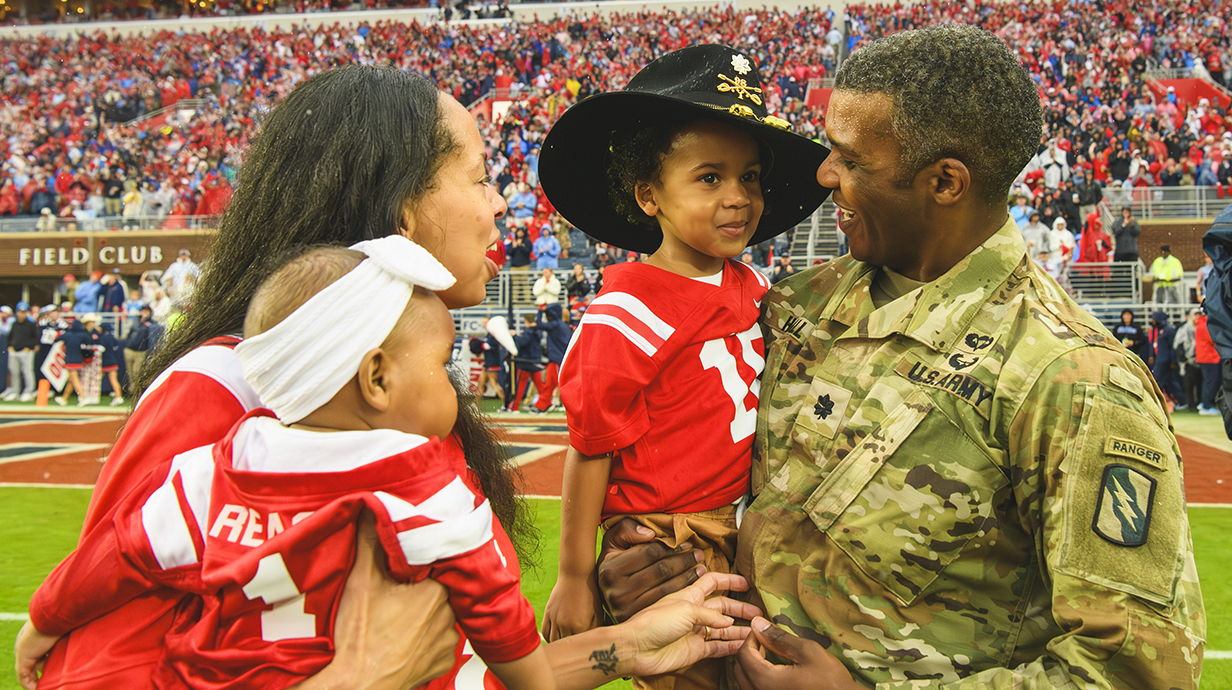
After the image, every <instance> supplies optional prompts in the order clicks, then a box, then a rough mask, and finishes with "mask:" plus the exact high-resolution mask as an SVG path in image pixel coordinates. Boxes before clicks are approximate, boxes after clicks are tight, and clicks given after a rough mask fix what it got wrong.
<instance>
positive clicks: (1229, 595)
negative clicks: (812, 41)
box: [0, 487, 1232, 690]
mask: <svg viewBox="0 0 1232 690" xmlns="http://www.w3.org/2000/svg"><path fill="white" fill-rule="evenodd" d="M89 498H90V492H89V491H88V490H83V489H53V488H14V487H3V488H0V637H3V639H4V640H5V643H4V644H3V645H0V669H12V668H13V652H12V640H13V639H14V637H15V636H16V635H17V630H18V629H19V628H20V627H21V620H20V614H22V613H24V612H25V611H26V608H27V606H28V604H29V601H30V595H31V594H32V593H33V592H34V590H35V588H36V587H37V586H38V584H39V583H40V582H41V581H42V579H43V577H44V576H45V575H46V574H47V573H48V572H49V571H50V570H51V568H52V567H53V566H55V564H56V563H57V562H58V561H59V560H60V558H62V557H63V556H64V555H65V554H67V553H68V552H69V551H71V550H72V549H73V547H74V545H75V544H76V542H77V536H78V532H79V530H80V529H81V523H82V519H83V518H84V515H85V510H86V506H87V504H88V502H89ZM531 505H532V507H533V509H534V510H535V512H536V516H537V519H536V522H537V524H538V526H539V529H540V531H541V534H542V539H541V544H542V546H541V549H542V550H541V555H540V561H541V563H542V565H541V566H540V567H539V568H538V569H532V570H528V571H526V572H525V573H524V574H523V583H522V588H523V590H524V591H525V593H526V596H527V598H529V599H530V600H531V602H532V603H533V604H534V605H535V611H536V613H537V614H538V615H540V616H542V614H543V606H544V604H546V603H547V599H548V594H549V593H550V592H551V588H552V582H553V581H554V580H555V577H556V561H557V535H558V534H560V502H559V501H557V500H552V499H532V501H531ZM1229 518H1232V508H1222V507H1219V508H1217V507H1193V508H1190V510H1189V519H1190V525H1191V526H1192V528H1193V536H1194V550H1195V552H1196V554H1197V561H1198V573H1199V575H1200V576H1201V577H1202V591H1203V595H1204V596H1205V599H1206V612H1207V619H1208V640H1207V652H1208V658H1207V660H1206V663H1205V664H1204V669H1203V673H1202V690H1232V578H1230V577H1229V575H1228V573H1229V572H1232V530H1230V529H1229V526H1230V523H1229ZM606 687H608V688H628V687H629V685H628V683H625V682H617V683H612V684H610V685H608V686H606ZM17 688H19V686H18V685H17V681H16V678H15V676H14V674H13V672H12V671H11V670H8V671H4V670H0V690H17Z"/></svg>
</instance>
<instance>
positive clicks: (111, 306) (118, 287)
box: [98, 268, 128, 314]
mask: <svg viewBox="0 0 1232 690" xmlns="http://www.w3.org/2000/svg"><path fill="white" fill-rule="evenodd" d="M99 284H100V285H101V286H102V287H101V288H99V292H98V311H100V312H103V313H107V314H119V313H121V312H123V311H124V301H125V300H124V295H125V294H127V292H128V291H127V290H126V289H125V287H124V282H123V281H122V280H121V279H120V269H118V268H116V269H112V272H111V273H104V274H103V277H102V278H101V279H100V280H99Z"/></svg>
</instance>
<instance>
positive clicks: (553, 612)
mask: <svg viewBox="0 0 1232 690" xmlns="http://www.w3.org/2000/svg"><path fill="white" fill-rule="evenodd" d="M600 601H602V600H601V599H600V598H599V588H598V586H596V585H595V578H594V576H593V574H592V575H591V576H589V577H574V576H569V575H564V576H561V577H559V578H557V580H556V586H555V587H553V588H552V594H551V595H550V596H549V597H548V605H547V607H546V608H545V609H544V611H543V639H545V640H547V641H548V642H555V641H556V640H559V639H562V638H565V637H569V636H571V635H576V634H578V633H583V632H586V631H587V630H591V629H593V628H597V627H599V626H600V625H601V624H602V622H603V609H602V607H601V606H600V605H599V602H600Z"/></svg>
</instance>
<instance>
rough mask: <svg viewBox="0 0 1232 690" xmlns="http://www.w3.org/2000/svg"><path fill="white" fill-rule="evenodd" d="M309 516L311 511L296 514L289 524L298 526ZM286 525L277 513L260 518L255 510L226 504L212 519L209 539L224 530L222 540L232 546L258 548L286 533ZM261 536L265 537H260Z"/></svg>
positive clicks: (214, 537) (216, 536)
mask: <svg viewBox="0 0 1232 690" xmlns="http://www.w3.org/2000/svg"><path fill="white" fill-rule="evenodd" d="M309 515H312V511H307V512H302V513H296V514H295V515H294V516H292V517H291V520H290V524H292V525H296V524H299V523H300V521H301V520H303V519H305V518H307V517H308V516H309ZM286 524H287V523H286V522H284V521H283V519H282V516H281V515H279V514H278V513H270V514H269V515H267V516H265V518H262V517H261V513H259V512H257V511H256V510H253V509H251V508H247V507H245V506H237V505H235V504H234V503H227V504H226V505H224V506H223V507H222V510H220V511H218V516H217V517H215V518H214V524H213V525H212V526H211V527H210V538H212V539H217V538H218V537H219V535H221V534H222V532H223V530H224V529H225V530H227V534H226V535H225V536H223V537H222V538H223V539H226V540H227V541H229V542H231V543H233V544H234V543H236V542H239V544H240V545H241V546H260V545H261V544H263V543H265V540H266V539H273V538H274V537H276V536H278V534H279V533H281V532H284V531H286V527H285V525H286ZM262 534H264V535H265V536H260V535H262Z"/></svg>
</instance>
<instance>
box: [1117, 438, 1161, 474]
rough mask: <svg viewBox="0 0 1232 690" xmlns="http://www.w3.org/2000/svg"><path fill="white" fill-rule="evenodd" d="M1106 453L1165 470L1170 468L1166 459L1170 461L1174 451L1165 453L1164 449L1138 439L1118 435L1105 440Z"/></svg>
mask: <svg viewBox="0 0 1232 690" xmlns="http://www.w3.org/2000/svg"><path fill="white" fill-rule="evenodd" d="M1104 453H1105V454H1106V455H1120V456H1121V457H1123V458H1133V459H1134V460H1138V461H1140V462H1145V463H1146V464H1148V465H1150V466H1151V467H1154V468H1156V469H1160V470H1164V471H1165V472H1166V471H1167V470H1168V463H1167V462H1166V461H1165V459H1166V460H1168V461H1170V460H1171V459H1172V453H1165V452H1164V451H1162V450H1157V449H1155V448H1152V447H1150V446H1147V445H1144V444H1141V443H1138V442H1136V441H1129V440H1126V439H1123V438H1117V437H1116V436H1109V437H1108V439H1107V440H1106V441H1105V442H1104Z"/></svg>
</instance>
